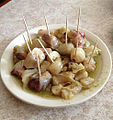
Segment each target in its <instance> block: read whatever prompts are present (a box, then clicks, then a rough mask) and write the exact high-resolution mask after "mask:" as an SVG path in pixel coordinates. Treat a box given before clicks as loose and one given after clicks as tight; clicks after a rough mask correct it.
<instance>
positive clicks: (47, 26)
mask: <svg viewBox="0 0 113 120" xmlns="http://www.w3.org/2000/svg"><path fill="white" fill-rule="evenodd" d="M44 20H45V23H46V28H47V31H48V33H49V34H50V31H49V27H48V22H47V19H46V16H44Z"/></svg>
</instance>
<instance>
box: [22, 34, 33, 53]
mask: <svg viewBox="0 0 113 120" xmlns="http://www.w3.org/2000/svg"><path fill="white" fill-rule="evenodd" d="M23 38H24V41H25V43H26V45H27V47H28V50H29V52H30V53H31V48H30V46H29V44H28V41H27V40H26V39H25V36H24V35H23Z"/></svg>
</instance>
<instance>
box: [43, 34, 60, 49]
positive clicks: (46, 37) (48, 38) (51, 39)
mask: <svg viewBox="0 0 113 120" xmlns="http://www.w3.org/2000/svg"><path fill="white" fill-rule="evenodd" d="M42 39H43V40H44V41H45V42H46V43H47V44H48V45H49V46H50V47H52V48H56V47H57V46H58V40H57V38H56V37H55V36H53V35H51V34H44V35H43V36H42Z"/></svg>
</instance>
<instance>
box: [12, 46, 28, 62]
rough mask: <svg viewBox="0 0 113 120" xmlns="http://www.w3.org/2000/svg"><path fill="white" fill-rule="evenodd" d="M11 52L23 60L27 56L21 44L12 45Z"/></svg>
mask: <svg viewBox="0 0 113 120" xmlns="http://www.w3.org/2000/svg"><path fill="white" fill-rule="evenodd" d="M13 53H14V55H15V56H16V57H17V58H18V59H20V60H24V59H25V58H26V56H27V52H26V51H25V49H24V48H23V47H22V46H18V45H16V46H15V47H14V49H13Z"/></svg>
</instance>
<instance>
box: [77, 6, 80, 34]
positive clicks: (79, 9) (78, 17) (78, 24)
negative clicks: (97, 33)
mask: <svg viewBox="0 0 113 120" xmlns="http://www.w3.org/2000/svg"><path fill="white" fill-rule="evenodd" d="M79 24H80V8H79V11H78V23H77V33H78V31H79Z"/></svg>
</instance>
